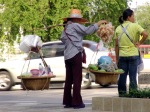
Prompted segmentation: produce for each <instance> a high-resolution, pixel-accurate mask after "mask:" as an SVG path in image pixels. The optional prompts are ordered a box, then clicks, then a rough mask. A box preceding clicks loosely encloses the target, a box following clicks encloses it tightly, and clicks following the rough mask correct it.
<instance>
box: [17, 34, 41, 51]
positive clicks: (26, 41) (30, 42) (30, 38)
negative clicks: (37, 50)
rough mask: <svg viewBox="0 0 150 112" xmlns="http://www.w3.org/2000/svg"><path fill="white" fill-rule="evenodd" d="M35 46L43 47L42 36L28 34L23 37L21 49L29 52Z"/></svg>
mask: <svg viewBox="0 0 150 112" xmlns="http://www.w3.org/2000/svg"><path fill="white" fill-rule="evenodd" d="M34 47H42V41H41V38H40V37H39V36H37V35H26V36H24V37H23V39H22V41H21V43H20V46H19V49H20V50H21V51H23V52H25V53H28V52H29V51H30V50H31V48H34Z"/></svg>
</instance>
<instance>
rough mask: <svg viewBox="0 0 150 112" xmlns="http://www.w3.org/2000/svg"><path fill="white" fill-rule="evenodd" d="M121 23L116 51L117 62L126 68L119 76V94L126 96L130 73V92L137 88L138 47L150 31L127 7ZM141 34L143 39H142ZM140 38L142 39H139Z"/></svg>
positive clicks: (116, 41)
mask: <svg viewBox="0 0 150 112" xmlns="http://www.w3.org/2000/svg"><path fill="white" fill-rule="evenodd" d="M119 22H120V25H119V26H118V27H117V28H116V29H115V37H114V39H115V53H116V63H117V65H118V67H119V68H120V69H123V70H124V73H123V74H120V75H119V78H118V93H119V96H124V95H125V94H126V92H127V88H126V80H127V75H128V74H129V79H130V85H129V92H131V90H136V89H137V80H136V75H137V66H138V60H139V51H138V47H139V46H140V45H141V44H142V43H143V42H144V41H145V40H146V39H147V37H148V33H147V32H146V31H145V30H144V29H143V28H142V27H141V26H140V25H139V24H137V23H135V19H134V12H133V11H132V10H131V9H126V10H124V12H123V15H122V16H120V17H119ZM140 35H141V36H142V39H141V40H140ZM139 40H140V41H139Z"/></svg>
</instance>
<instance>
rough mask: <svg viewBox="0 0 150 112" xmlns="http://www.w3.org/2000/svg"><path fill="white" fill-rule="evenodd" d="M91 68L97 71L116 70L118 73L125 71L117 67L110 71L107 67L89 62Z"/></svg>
mask: <svg viewBox="0 0 150 112" xmlns="http://www.w3.org/2000/svg"><path fill="white" fill-rule="evenodd" d="M88 69H89V70H93V71H97V72H116V73H123V72H124V71H123V70H122V69H118V68H115V69H114V71H109V70H107V69H105V68H101V67H100V66H98V64H89V66H88Z"/></svg>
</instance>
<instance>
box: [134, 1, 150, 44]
mask: <svg viewBox="0 0 150 112" xmlns="http://www.w3.org/2000/svg"><path fill="white" fill-rule="evenodd" d="M149 14H150V4H147V5H144V6H140V7H138V8H137V10H136V11H135V15H136V20H137V22H138V23H139V24H140V25H141V26H142V27H143V28H144V29H146V31H147V32H148V34H149V37H148V39H147V41H146V42H145V44H150V19H149V18H150V15H149Z"/></svg>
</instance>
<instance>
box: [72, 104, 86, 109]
mask: <svg viewBox="0 0 150 112" xmlns="http://www.w3.org/2000/svg"><path fill="white" fill-rule="evenodd" d="M84 107H85V104H84V103H82V104H80V105H75V106H73V108H74V109H80V108H84Z"/></svg>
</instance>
